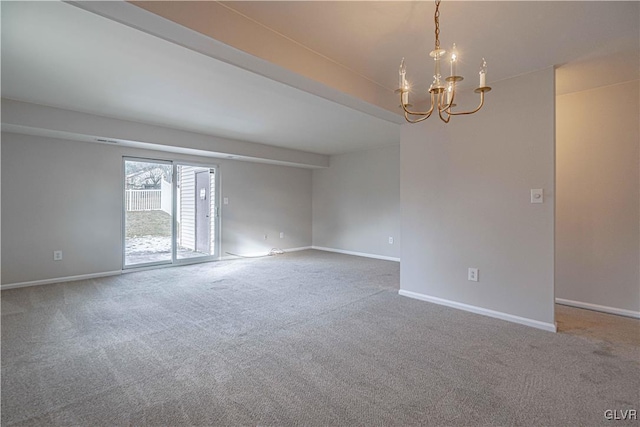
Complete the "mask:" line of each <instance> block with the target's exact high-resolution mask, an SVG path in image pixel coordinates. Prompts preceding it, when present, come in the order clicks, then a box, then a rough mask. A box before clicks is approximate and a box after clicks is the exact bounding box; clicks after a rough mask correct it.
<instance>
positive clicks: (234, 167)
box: [1, 132, 311, 284]
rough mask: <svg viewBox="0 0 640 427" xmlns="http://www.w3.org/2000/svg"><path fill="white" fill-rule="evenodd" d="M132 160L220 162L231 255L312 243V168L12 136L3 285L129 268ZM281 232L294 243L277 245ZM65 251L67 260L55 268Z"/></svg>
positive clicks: (7, 149) (7, 144) (8, 138)
mask: <svg viewBox="0 0 640 427" xmlns="http://www.w3.org/2000/svg"><path fill="white" fill-rule="evenodd" d="M124 155H126V156H139V157H150V158H155V159H171V158H175V159H179V160H185V161H195V162H200V163H202V162H204V163H217V164H219V165H220V175H221V179H222V196H224V197H229V198H230V204H229V205H228V206H223V209H222V213H221V214H222V221H223V234H222V251H223V253H224V252H225V251H230V252H235V253H241V254H243V253H247V252H255V251H260V250H267V249H269V248H271V247H273V246H278V247H281V248H285V249H286V248H294V247H301V246H311V171H310V170H308V169H300V168H293V167H286V166H276V165H266V164H259V163H248V162H239V161H232V160H222V159H210V158H202V157H195V156H187V155H179V154H170V153H162V152H154V151H148V150H140V149H134V148H126V147H120V146H112V145H105V144H94V143H86V142H77V141H67V140H60V139H53V138H44V137H37V136H29V135H22V134H13V133H6V132H3V133H2V159H1V160H2V167H1V172H2V202H3V203H2V230H1V232H2V255H3V257H2V283H3V284H13V283H20V282H27V281H35V280H46V279H53V278H59V277H68V276H75V275H84V274H95V273H102V272H110V271H117V270H120V269H121V268H122V229H121V218H122V191H123V190H122V187H123V185H122V156H124ZM281 229H282V230H283V231H285V232H286V233H287V234H286V238H285V239H283V240H280V239H277V240H276V241H274V240H273V239H272V237H271V236H273V237H274V238H275V237H276V236H275V234H274V233H275V231H276V230H278V231H280V230H281ZM264 232H268V233H270V239H269V240H267V241H266V242H265V241H264V239H263V237H262V235H263V234H264ZM56 249H61V250H62V251H63V254H64V259H63V261H56V262H54V261H53V256H52V251H53V250H56Z"/></svg>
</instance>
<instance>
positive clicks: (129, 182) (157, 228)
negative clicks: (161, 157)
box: [124, 159, 173, 268]
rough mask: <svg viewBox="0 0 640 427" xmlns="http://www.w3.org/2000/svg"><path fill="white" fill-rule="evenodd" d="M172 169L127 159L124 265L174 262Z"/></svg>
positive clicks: (166, 164)
mask: <svg viewBox="0 0 640 427" xmlns="http://www.w3.org/2000/svg"><path fill="white" fill-rule="evenodd" d="M172 182H173V166H172V164H171V163H170V162H161V161H155V160H141V159H125V160H124V186H125V190H124V266H125V268H126V267H132V266H136V267H137V266H141V265H154V264H163V263H171V262H172V253H173V251H172V241H173V240H172V235H173V233H172V231H173V184H172Z"/></svg>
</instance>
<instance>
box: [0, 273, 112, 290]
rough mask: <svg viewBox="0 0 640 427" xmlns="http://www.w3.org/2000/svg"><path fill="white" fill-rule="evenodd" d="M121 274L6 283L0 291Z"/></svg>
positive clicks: (83, 275) (82, 275)
mask: <svg viewBox="0 0 640 427" xmlns="http://www.w3.org/2000/svg"><path fill="white" fill-rule="evenodd" d="M119 274H122V270H117V271H105V272H102V273H93V274H80V275H78V276H67V277H56V278H54V279H43V280H33V281H31V282H20V283H7V284H6V285H2V287H1V289H2V290H3V291H4V290H6V289H15V288H26V287H27V286H40V285H50V284H52V283H63V282H75V281H77V280H87V279H96V278H98V277H108V276H117V275H119Z"/></svg>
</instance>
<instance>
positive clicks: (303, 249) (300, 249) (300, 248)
mask: <svg viewBox="0 0 640 427" xmlns="http://www.w3.org/2000/svg"><path fill="white" fill-rule="evenodd" d="M307 249H312V247H311V246H301V247H299V248H291V249H283V251H285V252H298V251H306V250H307Z"/></svg>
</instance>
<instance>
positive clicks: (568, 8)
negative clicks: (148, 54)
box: [222, 0, 640, 91]
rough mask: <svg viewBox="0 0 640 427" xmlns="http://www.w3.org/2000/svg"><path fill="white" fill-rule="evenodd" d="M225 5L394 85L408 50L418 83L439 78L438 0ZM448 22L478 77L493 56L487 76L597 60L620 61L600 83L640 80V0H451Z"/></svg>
mask: <svg viewBox="0 0 640 427" xmlns="http://www.w3.org/2000/svg"><path fill="white" fill-rule="evenodd" d="M222 4H224V5H225V6H226V7H228V8H230V9H233V10H235V11H236V12H238V13H239V14H242V15H243V16H245V17H247V18H249V19H251V20H254V21H256V22H259V23H260V24H262V25H264V26H266V27H268V28H270V29H272V30H273V31H275V32H278V33H280V34H282V35H283V36H286V37H288V38H290V39H292V40H295V41H297V42H298V43H300V44H302V45H304V46H306V47H308V48H309V49H311V50H314V51H316V52H318V53H319V54H321V55H324V56H326V57H329V58H331V59H333V60H335V61H336V62H338V63H340V64H342V65H343V66H345V67H347V68H349V69H351V70H354V71H355V72H357V73H359V74H362V75H364V76H366V77H367V78H369V79H372V80H374V81H375V82H377V83H379V84H380V85H383V86H385V87H387V88H391V89H395V88H396V87H397V68H398V64H399V62H400V59H401V58H402V57H406V62H407V67H408V75H409V78H410V79H412V83H413V85H412V86H413V87H415V88H417V89H419V90H423V89H426V87H428V85H429V83H430V82H431V75H432V74H433V73H432V69H431V67H432V65H431V64H430V61H429V59H428V58H427V55H428V52H429V51H430V50H432V49H433V44H434V24H433V14H434V11H435V6H434V4H433V2H431V1H419V2H414V1H410V2H404V1H400V2H367V1H361V2H350V1H347V2H326V1H322V2H314V1H308V2H304V1H303V2H296V1H294V2H287V1H284V2H264V1H240V2H222ZM440 30H441V33H440V39H441V44H442V47H444V48H450V47H451V44H452V43H454V42H455V43H456V44H457V47H458V50H459V51H460V54H461V55H460V56H461V60H462V66H461V67H460V70H461V72H462V74H463V75H465V76H466V77H467V81H469V82H470V83H472V84H477V82H476V80H477V72H478V68H479V64H480V62H481V58H482V57H485V58H486V59H487V62H488V64H489V72H488V81H489V82H492V81H497V80H502V79H506V78H509V77H513V76H517V75H521V74H524V73H527V72H530V71H534V70H540V69H543V68H546V67H551V66H562V65H565V64H569V63H572V62H576V61H577V62H581V61H585V60H588V61H590V62H594V61H595V60H597V59H606V60H607V61H610V60H612V59H613V60H614V61H615V62H614V63H610V69H609V72H608V73H607V75H606V76H602V79H601V80H599V81H598V82H596V81H592V84H609V83H610V82H612V81H619V80H623V79H627V78H628V74H629V72H630V71H631V72H635V78H638V71H639V66H640V64H639V62H638V61H639V60H638V57H639V49H640V3H639V2H635V1H627V2H609V1H585V2H577V1H493V2H484V1H446V0H445V1H443V2H442V4H441V5H440ZM615 54H621V55H622V56H620V57H617V56H615ZM612 55H613V56H612ZM592 80H593V79H592ZM567 83H568V84H571V82H569V81H568V82H567ZM560 90H561V91H567V90H569V88H566V89H565V88H560Z"/></svg>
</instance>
